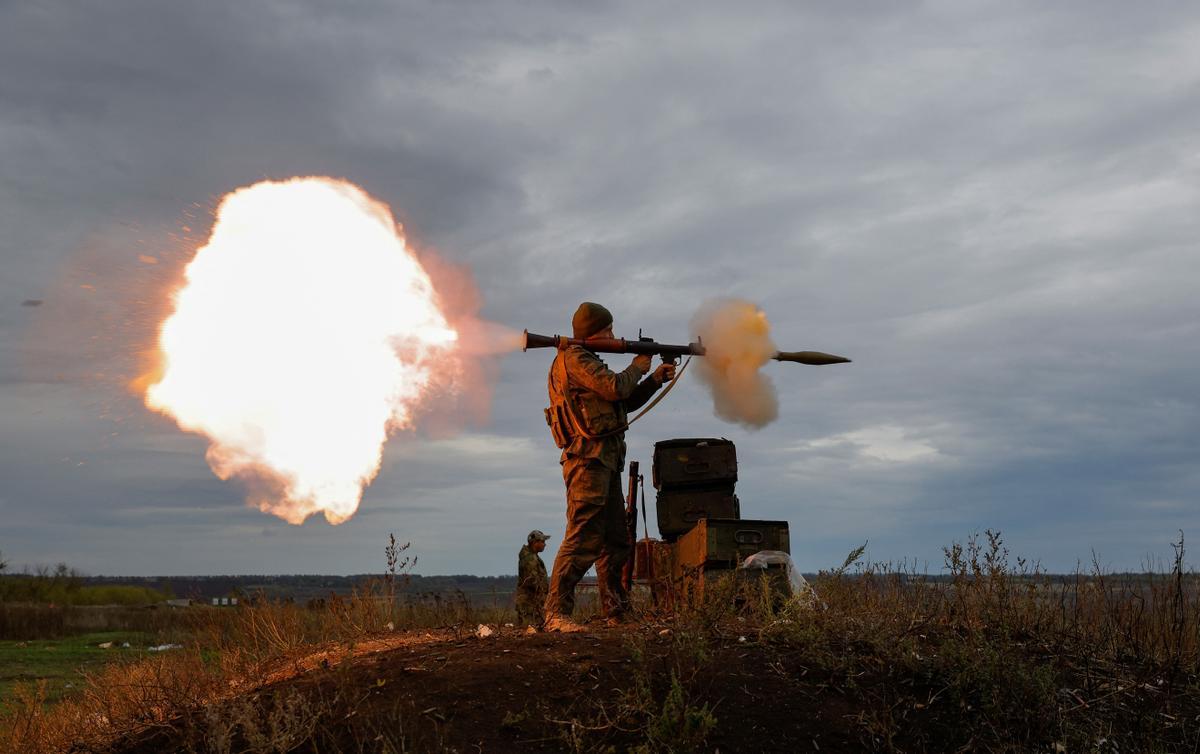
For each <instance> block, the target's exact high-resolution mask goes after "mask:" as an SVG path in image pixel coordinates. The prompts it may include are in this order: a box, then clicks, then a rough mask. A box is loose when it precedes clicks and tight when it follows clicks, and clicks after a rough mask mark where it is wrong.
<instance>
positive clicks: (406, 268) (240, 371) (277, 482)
mask: <svg viewBox="0 0 1200 754" xmlns="http://www.w3.org/2000/svg"><path fill="white" fill-rule="evenodd" d="M174 305H175V306H174V311H173V312H172V313H171V314H170V316H168V317H167V319H166V320H165V321H164V322H163V323H162V325H161V327H160V330H159V337H158V343H157V345H158V353H157V357H158V362H159V364H158V367H157V369H156V371H155V373H154V374H152V375H150V376H149V378H148V379H147V380H146V383H147V384H148V385H149V386H148V387H147V388H146V393H145V401H146V405H147V406H149V407H150V408H151V409H154V410H156V411H159V412H161V413H163V414H166V415H167V416H170V417H171V418H173V419H174V420H175V422H176V423H177V424H178V425H179V427H180V428H181V429H184V430H187V431H189V432H194V433H196V434H200V435H203V436H204V437H205V438H207V439H208V442H209V447H208V452H207V454H206V455H207V460H208V464H209V466H210V467H211V468H212V470H213V473H215V474H216V475H217V476H218V477H220V478H221V479H230V478H238V479H240V480H242V481H244V482H245V483H246V485H247V488H248V490H249V501H250V502H251V503H252V504H253V505H255V506H257V507H258V508H260V509H262V510H263V511H266V512H269V513H273V514H274V515H276V516H279V517H280V518H282V519H284V520H286V521H288V522H290V523H293V524H299V523H301V522H303V521H304V519H305V518H307V517H308V516H310V515H313V514H314V513H323V514H324V516H325V519H326V520H327V521H329V523H331V524H337V523H341V522H343V521H345V520H346V519H348V518H350V517H351V516H352V515H354V512H355V511H356V510H357V509H358V503H359V499H360V498H361V497H362V492H363V488H364V487H366V485H368V484H370V482H371V480H372V479H373V478H374V477H375V475H376V474H377V473H378V471H379V466H380V462H381V459H382V454H383V444H384V441H385V440H386V439H387V437H388V434H389V433H391V432H394V431H396V430H399V429H404V428H407V427H411V426H412V423H413V416H414V412H415V411H416V410H417V409H418V408H419V407H420V406H421V405H422V404H423V403H424V402H426V401H427V400H428V399H429V392H430V386H431V382H432V380H433V375H434V374H435V369H436V370H437V373H438V374H439V375H441V378H440V380H439V381H440V382H441V383H443V385H444V383H445V378H444V375H445V374H446V373H447V371H448V367H449V364H451V363H453V359H454V357H455V355H456V353H457V352H458V349H459V345H460V344H459V335H458V332H457V331H456V330H455V329H454V328H452V327H451V325H450V323H449V322H448V320H447V317H446V315H445V313H444V312H443V311H442V309H441V303H440V301H439V297H438V296H437V295H436V292H435V291H434V288H433V283H432V281H431V279H430V277H429V275H428V274H427V272H426V270H425V269H424V268H423V267H422V266H421V263H420V261H419V260H418V259H417V257H416V256H415V255H414V254H413V253H412V251H411V250H410V249H409V248H408V247H407V246H406V244H405V240H404V237H403V236H402V235H401V233H400V228H399V226H397V224H396V222H395V220H394V219H393V218H392V213H391V211H390V210H389V209H388V208H387V206H385V205H384V204H382V203H380V202H377V201H375V200H374V199H372V198H371V197H370V196H368V195H367V194H366V192H364V191H363V190H362V189H360V188H358V187H357V186H355V185H353V184H351V183H347V182H346V181H342V180H337V179H334V178H321V177H310V178H293V179H290V180H287V181H264V182H262V183H257V184H254V185H253V186H248V187H245V188H241V189H238V190H236V191H234V192H232V193H230V194H228V195H227V196H225V198H224V199H222V201H221V204H220V206H219V207H218V209H217V214H216V221H215V223H214V225H213V228H212V234H211V236H210V237H209V239H208V242H207V243H206V244H205V245H204V246H202V247H201V248H200V249H198V250H197V251H196V256H195V257H194V258H193V259H192V261H191V262H190V263H189V264H188V266H187V269H186V270H185V272H184V281H183V284H182V286H181V287H180V288H179V289H178V290H177V291H176V292H175V294H174Z"/></svg>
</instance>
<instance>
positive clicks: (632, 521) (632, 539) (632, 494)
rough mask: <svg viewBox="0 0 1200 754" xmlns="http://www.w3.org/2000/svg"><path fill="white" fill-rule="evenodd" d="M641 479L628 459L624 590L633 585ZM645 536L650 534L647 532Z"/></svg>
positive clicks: (635, 466)
mask: <svg viewBox="0 0 1200 754" xmlns="http://www.w3.org/2000/svg"><path fill="white" fill-rule="evenodd" d="M641 479H642V477H641V475H640V474H638V462H637V461H630V462H629V494H628V495H626V497H625V530H626V536H627V537H628V539H629V559H628V560H626V561H625V566H624V568H622V570H621V583H622V584H624V585H625V591H626V592H628V591H629V589H630V588H631V587H632V586H633V572H634V561H635V560H637V517H638V505H637V487H638V482H640V481H641ZM646 536H650V535H649V533H647V535H646Z"/></svg>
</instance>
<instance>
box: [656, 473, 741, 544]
mask: <svg viewBox="0 0 1200 754" xmlns="http://www.w3.org/2000/svg"><path fill="white" fill-rule="evenodd" d="M657 508H658V532H659V534H661V535H662V538H663V539H664V540H666V541H668V542H671V541H674V540H675V539H676V538H677V537H678V536H679V535H680V534H683V533H684V532H686V531H688V530H689V529H691V528H692V527H693V526H695V525H696V522H697V521H699V520H700V519H702V518H740V517H741V515H742V510H741V505H740V504H739V503H738V498H737V495H735V494H733V485H732V484H730V485H722V486H721V487H719V488H717V489H715V490H709V489H703V490H676V491H674V492H667V491H665V490H664V491H662V492H659V493H658V500H657Z"/></svg>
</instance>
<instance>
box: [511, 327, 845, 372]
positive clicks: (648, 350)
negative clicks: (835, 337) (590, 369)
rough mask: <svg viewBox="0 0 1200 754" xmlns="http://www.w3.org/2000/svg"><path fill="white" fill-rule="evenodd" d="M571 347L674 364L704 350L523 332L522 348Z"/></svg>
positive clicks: (779, 356) (814, 357)
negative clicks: (658, 357) (681, 358)
mask: <svg viewBox="0 0 1200 754" xmlns="http://www.w3.org/2000/svg"><path fill="white" fill-rule="evenodd" d="M571 346H583V347H584V348H586V349H588V350H589V351H594V352H595V353H634V354H645V355H647V356H661V357H662V360H663V362H664V363H667V364H674V363H675V362H676V361H678V360H679V357H681V356H703V355H705V353H706V350H705V348H704V344H703V343H702V342H700V341H699V340H697V341H696V342H695V343H688V344H687V345H686V346H677V345H671V344H669V343H659V342H657V341H655V340H652V339H650V338H643V337H641V333H640V332H639V333H638V339H637V340H626V339H625V338H568V337H566V336H565V335H538V334H536V333H531V332H529V331H528V330H526V331H525V341H524V343H523V344H522V346H521V350H522V351H528V350H529V349H530V348H557V349H558V350H560V351H565V350H566V349H568V348H570V347H571ZM771 358H772V359H774V360H775V361H790V362H793V363H796V364H809V365H812V366H822V365H824V364H848V363H849V362H850V359H847V358H846V357H844V356H834V355H833V354H831V353H821V352H820V351H779V352H777V353H776V354H775V355H774V356H772V357H771Z"/></svg>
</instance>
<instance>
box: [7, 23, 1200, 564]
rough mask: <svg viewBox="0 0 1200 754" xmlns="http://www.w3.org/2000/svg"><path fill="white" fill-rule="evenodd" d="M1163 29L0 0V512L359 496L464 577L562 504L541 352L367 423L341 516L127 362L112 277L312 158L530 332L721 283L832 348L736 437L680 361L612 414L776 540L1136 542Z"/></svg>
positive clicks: (1183, 323)
mask: <svg viewBox="0 0 1200 754" xmlns="http://www.w3.org/2000/svg"><path fill="white" fill-rule="evenodd" d="M1198 43H1200V17H1198V15H1197V14H1194V13H1191V12H1190V11H1187V10H1185V9H1181V7H1180V6H1178V5H1175V4H1149V5H1147V4H1141V5H1138V6H1132V5H1129V4H1123V3H1105V4H1101V5H1097V4H1094V3H1090V4H1082V3H1080V4H1057V5H1054V6H1047V5H1045V4H1039V3H1029V4H1024V5H1021V4H1017V5H1014V4H1011V3H986V2H980V3H946V4H941V5H939V4H920V5H918V4H908V3H878V4H854V5H850V4H835V5H829V6H818V7H809V8H803V9H797V8H796V7H795V5H794V4H790V3H784V4H773V5H772V4H765V5H761V6H758V7H756V8H755V10H753V11H747V10H745V9H741V8H738V9H734V8H732V6H729V7H726V6H722V5H711V6H707V7H700V6H696V5H695V4H688V5H680V6H666V5H662V6H660V5H648V4H634V3H629V4H623V3H609V4H591V5H587V6H579V7H571V6H566V5H563V4H556V3H546V4H540V5H539V4H522V5H516V4H430V5H417V4H406V5H402V6H396V5H395V4H386V3H353V4H349V5H346V4H343V5H338V6H321V5H308V6H305V5H297V4H285V5H279V4H274V5H272V4H267V5H238V4H222V3H208V4H205V5H203V6H196V7H192V6H186V5H171V4H161V3H152V2H144V3H134V2H122V3H107V4H102V5H93V6H85V7H80V6H78V5H75V4H66V3H61V4H59V3H36V4H8V5H4V6H0V105H2V106H0V163H2V164H3V165H4V169H3V170H0V228H3V229H4V233H3V234H0V260H2V262H3V265H4V270H5V273H4V275H3V276H0V301H4V302H5V306H3V307H0V409H3V411H4V416H5V422H4V424H3V425H2V426H0V451H2V452H0V479H3V480H4V481H3V482H2V483H0V510H2V511H3V514H4V517H5V522H6V526H5V529H4V530H3V536H2V537H0V548H3V549H4V551H5V552H6V553H7V554H8V556H9V557H11V558H13V559H14V560H16V561H18V562H22V561H34V560H43V561H45V560H56V559H67V560H71V561H72V562H77V563H79V564H80V565H81V566H83V567H85V568H88V569H90V570H93V571H97V570H103V571H106V572H114V571H123V570H124V571H136V572H146V573H150V572H164V571H165V572H173V573H183V572H189V571H192V572H194V571H210V570H241V571H256V570H257V571H321V570H326V571H343V572H346V571H350V572H354V571H362V570H366V569H368V568H372V567H378V566H379V562H377V561H380V560H381V559H380V558H379V557H376V555H378V554H379V553H377V552H376V551H375V550H372V549H371V548H372V547H376V546H378V547H382V544H383V543H382V541H377V540H380V536H379V532H381V531H384V530H386V529H394V530H395V531H396V532H397V534H398V536H402V538H405V539H409V538H411V539H413V540H414V543H415V544H414V546H415V547H416V548H417V549H418V552H419V554H420V556H421V559H422V570H425V571H426V572H438V571H440V572H470V571H475V572H484V573H492V572H504V571H511V570H512V564H511V562H510V561H511V560H512V554H513V552H512V551H513V550H514V548H513V547H512V546H511V545H513V544H514V543H515V544H520V542H521V541H522V537H523V536H524V533H525V532H527V531H528V530H529V529H530V528H535V527H536V528H541V529H544V530H547V531H552V530H554V529H555V528H556V527H561V519H562V501H561V480H560V479H559V476H558V469H557V467H556V466H555V465H554V456H555V454H554V451H553V448H552V447H551V446H550V445H549V441H548V439H547V437H546V436H545V432H544V427H543V426H541V424H540V423H539V421H538V417H539V416H540V414H539V410H540V407H541V406H542V403H543V401H544V394H545V391H544V378H545V375H544V369H545V358H543V355H541V354H525V355H523V356H518V355H514V356H510V357H507V358H505V359H504V360H503V361H502V362H501V372H500V381H499V384H498V385H497V389H496V396H495V401H494V411H493V418H492V422H491V424H490V425H489V426H488V427H486V428H484V429H482V430H478V431H474V432H470V433H467V434H465V435H463V436H461V437H459V438H456V439H452V440H439V441H436V442H429V441H428V440H427V439H422V438H421V437H419V436H418V437H412V436H402V437H399V438H397V440H395V441H393V443H392V444H391V445H390V446H389V449H388V452H387V455H386V459H385V466H384V469H383V472H382V473H381V475H380V477H379V479H378V480H377V481H376V483H375V484H374V485H373V486H372V487H371V488H370V489H369V490H368V491H367V493H366V496H365V498H364V502H363V507H362V509H361V513H360V514H359V516H358V517H356V518H355V519H354V520H352V521H350V522H348V523H347V524H345V525H343V526H340V527H335V528H330V527H328V526H326V525H325V524H324V523H321V522H310V523H309V524H308V525H306V526H304V527H302V528H296V527H290V526H287V525H285V524H282V523H277V522H275V521H273V520H269V519H264V517H263V516H262V514H260V513H258V512H257V511H253V510H247V509H245V508H244V507H243V506H242V504H241V503H240V491H239V490H238V489H237V488H236V487H235V486H233V485H228V484H223V483H221V482H219V481H217V480H215V479H214V478H212V476H211V474H210V472H208V471H207V468H206V467H205V465H204V463H203V450H204V443H203V442H202V441H201V440H199V439H198V438H194V437H183V436H181V435H179V434H178V433H177V432H175V431H174V430H173V429H171V428H170V426H169V425H168V424H167V423H166V422H164V421H162V420H158V419H154V418H150V417H147V416H146V415H145V414H144V412H143V411H142V410H141V409H139V408H138V407H137V405H136V402H135V401H134V400H133V399H132V398H131V397H129V396H128V395H124V394H123V390H124V385H123V382H122V378H123V377H124V376H125V375H124V372H125V371H127V370H128V369H129V368H131V367H130V364H131V363H132V358H133V356H134V355H135V354H133V353H132V352H130V348H131V347H130V345H129V342H130V340H131V339H130V337H129V332H130V331H137V332H141V331H143V330H145V328H146V327H147V325H149V326H150V327H152V326H153V322H152V321H150V320H148V319H147V317H148V315H147V314H146V311H145V310H144V309H137V308H136V306H134V307H133V308H134V310H135V313H134V315H131V314H130V313H129V312H130V311H131V306H132V304H131V302H136V301H137V299H138V294H139V293H140V292H142V291H145V290H154V289H155V288H154V286H156V285H159V284H160V283H161V281H162V280H163V279H165V276H167V275H169V272H170V270H171V269H172V267H171V265H172V264H178V262H179V261H181V260H182V259H185V258H186V251H187V249H188V248H190V247H191V246H193V245H194V243H195V239H202V238H203V236H204V233H205V232H206V230H207V224H208V222H209V213H210V212H211V209H212V207H213V204H214V203H215V201H216V199H217V198H218V197H219V196H220V195H221V194H223V193H224V192H226V191H228V190H229V189H231V188H234V187H236V186H239V185H244V184H246V183H249V182H252V181H254V180H257V179H259V178H262V177H282V176H288V175H293V174H313V173H328V174H332V175H338V176H344V177H346V178H349V179H350V180H353V181H355V182H356V183H359V184H361V185H362V186H363V187H364V188H366V189H367V190H368V191H370V192H371V193H372V194H374V195H376V196H377V197H379V198H381V199H383V200H384V201H386V202H388V203H389V204H390V205H392V206H393V207H394V208H395V209H396V211H397V213H398V215H399V216H400V218H401V219H402V220H403V221H404V223H405V224H406V227H407V228H408V231H409V233H410V234H411V235H412V236H413V237H414V238H415V239H417V240H419V241H420V242H421V243H422V244H424V245H432V246H434V247H436V248H438V249H439V250H441V252H442V253H443V254H444V255H445V256H446V257H448V258H449V259H451V260H452V261H456V262H460V263H467V264H469V265H470V267H471V268H472V270H473V271H474V274H475V276H476V278H477V281H478V283H479V286H480V288H481V290H482V291H483V294H484V298H485V302H486V306H485V309H484V315H485V316H488V317H490V318H491V319H494V320H496V321H500V322H505V323H507V324H509V325H512V326H514V327H517V328H520V327H529V328H530V329H532V330H535V331H557V332H564V331H566V330H568V329H569V318H570V313H571V311H572V310H573V308H574V306H575V305H576V304H577V303H578V301H579V300H582V299H594V300H600V301H604V302H606V303H608V304H609V305H610V306H611V307H612V308H613V309H614V310H615V311H616V313H617V325H618V330H620V331H622V332H624V333H626V334H629V335H632V334H633V333H634V330H635V328H637V327H642V328H644V329H645V330H646V332H647V333H648V334H652V335H654V336H656V337H658V338H660V339H662V340H679V339H682V338H684V337H686V336H687V335H688V333H686V331H685V328H686V326H687V322H688V321H689V320H690V319H691V315H692V313H693V311H694V309H695V307H696V306H697V305H698V304H699V303H700V301H702V300H704V299H707V298H711V297H715V296H722V295H737V296H741V297H745V298H749V299H751V300H754V301H757V302H759V303H760V304H761V305H762V306H763V307H764V309H765V310H766V311H767V313H768V314H769V315H770V317H771V320H772V323H773V325H774V332H775V334H776V340H777V342H778V343H779V344H780V346H781V347H786V348H795V349H802V348H818V349H824V350H829V351H834V352H838V353H843V352H844V353H846V354H847V355H849V356H851V357H852V358H854V359H855V363H854V364H852V365H846V366H844V367H843V366H839V367H827V368H820V369H811V368H799V367H789V366H788V365H776V366H772V367H770V369H771V370H772V376H773V377H774V379H775V382H776V385H777V387H778V389H779V392H780V399H781V407H782V412H781V414H782V415H781V419H780V420H779V421H778V422H776V423H775V424H773V425H771V426H769V427H767V428H765V429H763V430H762V431H760V432H756V433H751V432H746V431H744V430H742V429H740V428H737V427H733V426H730V425H725V424H721V423H719V422H718V421H717V420H716V419H714V418H713V417H712V416H711V412H710V408H709V407H710V404H709V401H708V398H707V396H706V395H705V394H704V393H703V392H702V390H701V388H700V387H699V386H698V385H695V384H691V383H690V382H684V383H681V385H680V386H679V388H678V389H677V391H676V394H675V395H673V396H672V397H671V398H670V399H668V400H667V401H666V402H665V403H663V404H662V405H661V407H660V408H658V409H656V412H655V414H653V415H652V416H651V417H650V418H648V419H647V420H645V422H643V423H642V424H639V425H637V426H636V427H635V428H634V430H633V431H632V432H631V434H630V445H631V448H632V452H633V457H638V458H641V459H642V460H643V462H645V461H648V460H649V446H650V444H651V443H652V442H653V441H654V440H655V439H659V438H662V437H670V436H703V435H719V434H724V435H725V436H728V437H730V438H731V439H734V440H736V441H737V442H738V444H739V449H740V452H741V456H742V459H743V464H742V466H743V475H742V481H741V482H740V485H739V489H740V490H741V492H740V494H741V497H742V500H743V508H744V512H745V513H746V514H747V515H754V516H757V517H763V518H771V517H778V518H785V519H788V520H790V521H791V522H792V527H793V547H794V550H795V552H796V554H797V556H798V558H799V559H800V561H801V563H802V565H803V566H804V567H805V568H816V567H820V566H823V565H826V564H828V563H830V562H834V561H837V560H838V559H840V557H841V555H843V554H844V552H845V551H846V550H848V549H849V548H850V547H852V546H854V545H855V544H858V543H859V542H861V541H862V540H863V539H867V538H870V539H871V541H872V555H873V556H874V557H877V558H879V557H882V558H889V557H899V556H918V557H923V558H926V559H928V560H930V561H933V565H935V566H936V565H937V559H938V554H939V553H940V546H941V545H943V544H946V543H948V541H949V540H950V539H951V538H961V537H963V536H965V535H966V534H968V533H969V532H970V531H972V530H975V529H979V528H983V527H988V526H990V527H994V528H1003V529H1004V530H1005V531H1006V532H1007V533H1008V536H1009V539H1010V542H1011V544H1012V546H1013V549H1014V551H1016V552H1020V553H1021V554H1025V555H1029V556H1031V557H1035V558H1041V559H1042V560H1043V561H1045V562H1046V563H1047V564H1049V565H1051V566H1052V567H1070V566H1072V565H1073V564H1074V563H1075V561H1076V559H1077V558H1080V557H1083V558H1086V557H1087V556H1088V554H1089V551H1090V549H1091V548H1093V547H1095V548H1097V549H1098V550H1099V551H1100V552H1101V554H1102V555H1104V556H1105V557H1107V558H1108V559H1109V560H1110V561H1111V562H1113V563H1114V564H1115V565H1118V566H1121V567H1135V566H1136V565H1137V564H1138V560H1139V559H1140V558H1141V557H1142V556H1143V555H1145V554H1146V553H1147V552H1159V551H1162V550H1163V548H1164V543H1165V542H1166V541H1167V540H1169V539H1170V538H1171V536H1173V534H1174V531H1175V530H1176V529H1178V528H1184V529H1188V530H1190V529H1194V528H1195V526H1193V524H1196V523H1200V520H1198V519H1197V514H1196V513H1195V512H1194V510H1193V508H1192V507H1189V505H1188V504H1189V502H1190V501H1193V500H1194V499H1195V496H1196V493H1197V491H1198V490H1200V478H1198V477H1197V473H1196V472H1195V471H1194V470H1193V468H1192V466H1193V465H1192V464H1191V463H1190V462H1189V461H1190V459H1192V458H1195V457H1196V454H1197V452H1200V439H1198V438H1200V433H1198V432H1197V431H1196V430H1197V428H1198V427H1200V410H1198V408H1197V402H1196V398H1195V392H1194V388H1193V384H1194V375H1195V374H1196V373H1197V370H1198V369H1200V347H1198V346H1197V344H1198V343H1200V303H1198V301H1197V298H1196V296H1195V295H1194V291H1195V288H1196V273H1195V269H1196V268H1197V264H1196V263H1197V261H1198V260H1197V256H1198V254H1197V248H1196V239H1197V238H1198V237H1200V234H1198V231H1200V213H1198V212H1197V211H1196V210H1197V208H1198V207H1200V201H1198V200H1200V191H1198V190H1197V189H1196V186H1197V185H1200V182H1198V181H1197V178H1200V176H1198V175H1197V173H1198V172H1200V159H1198V158H1197V155H1198V154H1200V149H1198V147H1200V143H1198V138H1197V136H1196V135H1195V129H1194V124H1195V123H1196V122H1197V120H1198V119H1200V98H1198V97H1196V96H1195V94H1196V92H1197V89H1198V87H1200V57H1198V56H1197V54H1196V52H1195V50H1197V49H1200V44H1198ZM185 226H186V227H188V228H189V230H186V231H185V230H183V228H184V227H185ZM171 234H174V237H173V238H172V236H171ZM147 254H148V255H150V256H152V257H154V258H155V259H156V260H159V259H161V260H162V264H160V265H146V264H141V263H139V261H138V256H139V255H147ZM82 285H91V286H92V288H91V289H85V288H81V287H80V286H82ZM40 299H44V300H45V303H44V305H42V306H38V307H31V306H20V305H19V304H20V303H21V302H24V301H31V300H40ZM9 302H11V305H9ZM615 361H617V362H619V363H623V360H619V359H618V360H615ZM114 433H115V434H114ZM264 531H266V532H270V533H271V534H272V535H273V536H264ZM555 533H557V532H555ZM380 552H381V550H380ZM218 564H219V565H218Z"/></svg>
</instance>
